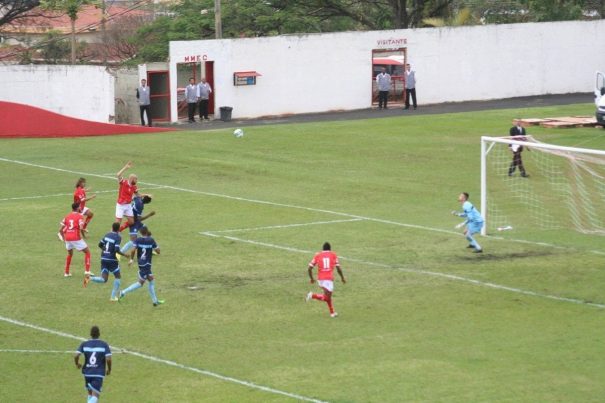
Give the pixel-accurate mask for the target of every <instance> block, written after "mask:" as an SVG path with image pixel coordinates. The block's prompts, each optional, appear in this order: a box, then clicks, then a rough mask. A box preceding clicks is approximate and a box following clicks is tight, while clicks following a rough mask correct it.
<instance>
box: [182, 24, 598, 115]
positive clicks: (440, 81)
mask: <svg viewBox="0 0 605 403" xmlns="http://www.w3.org/2000/svg"><path fill="white" fill-rule="evenodd" d="M401 38H405V39H406V40H407V44H406V45H402V46H407V49H408V61H409V62H410V63H411V64H412V66H413V68H414V69H415V70H416V72H417V73H416V74H417V86H416V89H417V93H418V101H419V104H420V105H422V104H423V103H424V104H428V103H440V102H459V101H467V100H487V99H497V98H508V97H516V96H529V95H541V94H558V93H570V92H591V91H592V86H593V81H594V77H593V75H594V71H595V70H597V69H603V68H605V52H602V51H600V49H601V47H602V46H601V45H600V43H601V42H602V40H603V38H605V20H599V21H572V22H556V23H535V24H512V25H489V26H476V27H459V28H424V29H413V30H392V31H370V32H345V33H332V34H311V35H288V36H279V37H269V38H245V39H223V40H200V41H176V42H171V43H170V75H171V76H170V81H171V86H172V88H171V91H172V104H171V115H172V119H173V121H175V120H176V118H175V117H176V101H175V100H176V85H175V83H176V63H183V62H186V61H188V60H190V57H191V56H193V57H199V60H198V61H204V60H210V61H214V75H215V100H216V102H215V104H216V111H215V112H216V113H218V107H220V106H225V105H226V106H232V107H233V108H234V109H233V116H234V117H256V116H263V115H280V114H288V113H308V112H321V111H328V110H340V109H348V110H351V109H361V108H368V107H370V105H371V72H372V65H371V58H372V49H380V48H388V47H399V46H388V45H379V41H380V40H388V39H401ZM188 58H189V59H188ZM248 70H256V71H258V72H259V73H261V74H262V77H258V79H257V85H255V86H240V87H236V86H234V85H233V73H234V72H236V71H248ZM590 101H591V100H590V99H587V102H590Z"/></svg>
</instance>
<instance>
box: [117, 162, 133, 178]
mask: <svg viewBox="0 0 605 403" xmlns="http://www.w3.org/2000/svg"><path fill="white" fill-rule="evenodd" d="M128 168H132V161H128V162H127V163H126V165H124V168H122V169H120V170H119V171H118V173H117V174H116V176H117V178H118V181H121V180H122V179H124V178H123V177H122V175H124V172H126V170H127V169H128Z"/></svg>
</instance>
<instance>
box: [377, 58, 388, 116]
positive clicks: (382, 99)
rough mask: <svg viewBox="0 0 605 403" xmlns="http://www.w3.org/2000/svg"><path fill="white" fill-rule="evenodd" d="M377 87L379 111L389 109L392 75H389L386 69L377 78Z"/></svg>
mask: <svg viewBox="0 0 605 403" xmlns="http://www.w3.org/2000/svg"><path fill="white" fill-rule="evenodd" d="M376 85H377V87H378V109H382V108H383V107H384V109H387V99H388V98H389V90H390V89H391V75H390V74H389V73H387V69H386V68H385V67H383V68H382V71H381V72H380V73H379V74H378V75H377V76H376Z"/></svg>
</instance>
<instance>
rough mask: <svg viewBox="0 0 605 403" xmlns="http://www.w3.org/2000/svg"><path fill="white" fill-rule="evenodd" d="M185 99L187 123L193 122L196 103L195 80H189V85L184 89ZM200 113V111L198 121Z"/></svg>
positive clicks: (196, 90)
mask: <svg viewBox="0 0 605 403" xmlns="http://www.w3.org/2000/svg"><path fill="white" fill-rule="evenodd" d="M185 99H186V100H187V115H188V117H189V123H193V122H195V107H196V106H197V101H198V99H199V98H198V88H197V85H195V78H193V77H191V78H189V84H188V85H187V87H185ZM201 118H202V116H201V111H200V119H201Z"/></svg>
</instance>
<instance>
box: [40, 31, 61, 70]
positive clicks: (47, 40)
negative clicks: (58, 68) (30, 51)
mask: <svg viewBox="0 0 605 403" xmlns="http://www.w3.org/2000/svg"><path fill="white" fill-rule="evenodd" d="M61 39H62V35H61V33H60V32H58V31H52V30H51V31H49V32H48V33H47V34H46V35H45V36H44V40H43V43H44V46H42V47H40V48H38V49H37V52H36V53H39V55H40V56H41V57H42V58H43V59H44V62H45V63H47V64H60V63H62V62H64V61H65V60H66V59H67V55H69V45H68V44H67V43H65V41H62V40H61Z"/></svg>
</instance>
